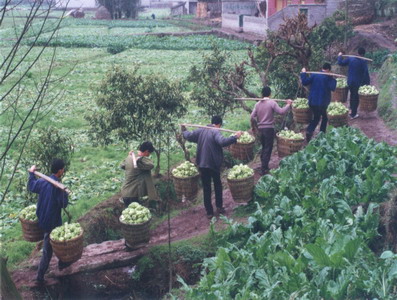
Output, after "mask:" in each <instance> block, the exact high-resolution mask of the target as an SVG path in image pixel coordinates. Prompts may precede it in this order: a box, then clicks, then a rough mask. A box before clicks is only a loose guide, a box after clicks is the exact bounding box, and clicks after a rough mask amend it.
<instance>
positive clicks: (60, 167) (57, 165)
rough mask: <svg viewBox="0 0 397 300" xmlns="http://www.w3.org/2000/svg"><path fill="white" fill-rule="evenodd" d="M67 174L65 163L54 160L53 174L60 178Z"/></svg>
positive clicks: (52, 164)
mask: <svg viewBox="0 0 397 300" xmlns="http://www.w3.org/2000/svg"><path fill="white" fill-rule="evenodd" d="M64 172H65V162H64V161H63V160H62V159H59V158H54V159H53V160H52V163H51V173H52V174H54V175H56V176H57V177H58V178H60V177H61V176H62V175H63V173H64Z"/></svg>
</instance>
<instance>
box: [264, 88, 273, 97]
mask: <svg viewBox="0 0 397 300" xmlns="http://www.w3.org/2000/svg"><path fill="white" fill-rule="evenodd" d="M271 94H272V90H271V88H270V87H268V86H264V87H263V88H262V97H270V95H271Z"/></svg>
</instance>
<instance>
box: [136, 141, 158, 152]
mask: <svg viewBox="0 0 397 300" xmlns="http://www.w3.org/2000/svg"><path fill="white" fill-rule="evenodd" d="M146 150H149V152H150V153H152V152H153V151H154V147H153V144H152V142H143V143H142V144H141V145H140V146H139V151H141V152H145V151H146Z"/></svg>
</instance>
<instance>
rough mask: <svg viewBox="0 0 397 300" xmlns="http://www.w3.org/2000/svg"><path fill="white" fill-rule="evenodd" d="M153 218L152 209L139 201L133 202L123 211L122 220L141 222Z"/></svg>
mask: <svg viewBox="0 0 397 300" xmlns="http://www.w3.org/2000/svg"><path fill="white" fill-rule="evenodd" d="M151 218H152V215H151V213H150V210H149V209H147V208H146V207H144V206H142V205H140V204H139V203H137V202H132V203H131V204H130V205H128V207H127V208H126V209H124V210H123V212H122V213H121V217H120V221H121V222H123V223H126V224H141V223H145V222H147V221H149V220H150V219H151Z"/></svg>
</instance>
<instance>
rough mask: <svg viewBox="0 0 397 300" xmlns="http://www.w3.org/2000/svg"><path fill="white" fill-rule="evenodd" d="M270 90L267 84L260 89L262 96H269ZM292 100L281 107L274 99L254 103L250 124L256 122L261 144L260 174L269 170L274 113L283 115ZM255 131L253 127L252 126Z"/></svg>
mask: <svg viewBox="0 0 397 300" xmlns="http://www.w3.org/2000/svg"><path fill="white" fill-rule="evenodd" d="M271 93H272V90H271V89H270V87H268V86H264V87H263V89H262V97H264V98H269V97H270V95H271ZM291 104H292V100H291V99H288V100H287V105H286V106H284V107H283V108H281V107H280V106H278V104H277V103H276V102H275V101H274V100H266V101H259V102H257V103H256V104H255V107H254V110H253V111H252V113H251V124H254V123H255V121H256V123H257V126H258V129H259V133H260V137H261V144H262V152H261V165H262V167H261V172H260V174H261V175H265V174H267V173H268V172H269V161H270V157H271V155H272V150H273V143H274V137H275V131H274V113H275V112H276V113H278V114H281V115H284V114H285V113H287V111H288V110H289V109H290V107H291ZM252 130H253V131H255V128H252Z"/></svg>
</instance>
